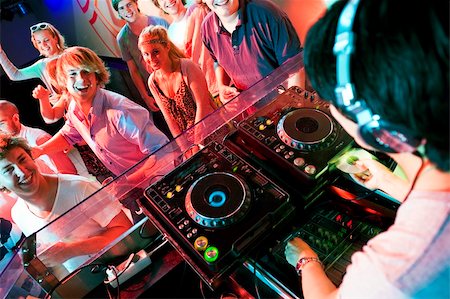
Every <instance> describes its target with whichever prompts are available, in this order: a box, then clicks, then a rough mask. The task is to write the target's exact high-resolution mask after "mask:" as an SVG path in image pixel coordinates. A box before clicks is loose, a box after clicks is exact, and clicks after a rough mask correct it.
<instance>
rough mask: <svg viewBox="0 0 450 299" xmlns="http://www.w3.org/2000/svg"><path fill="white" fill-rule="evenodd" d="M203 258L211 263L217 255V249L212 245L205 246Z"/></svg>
mask: <svg viewBox="0 0 450 299" xmlns="http://www.w3.org/2000/svg"><path fill="white" fill-rule="evenodd" d="M203 256H204V257H205V260H206V261H207V262H209V263H212V262H214V261H216V260H217V258H218V257H219V249H217V248H216V247H214V246H210V247H208V248H206V250H205V253H204V254H203Z"/></svg>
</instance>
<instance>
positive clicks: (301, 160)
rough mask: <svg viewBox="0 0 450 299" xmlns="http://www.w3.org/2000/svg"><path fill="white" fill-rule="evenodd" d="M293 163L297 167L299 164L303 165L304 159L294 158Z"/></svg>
mask: <svg viewBox="0 0 450 299" xmlns="http://www.w3.org/2000/svg"><path fill="white" fill-rule="evenodd" d="M294 165H295V166H298V167H301V166H303V165H305V159H303V158H295V159H294Z"/></svg>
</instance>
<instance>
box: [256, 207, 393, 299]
mask: <svg viewBox="0 0 450 299" xmlns="http://www.w3.org/2000/svg"><path fill="white" fill-rule="evenodd" d="M301 221H302V224H300V225H297V226H296V228H295V229H293V231H292V232H290V233H289V234H287V235H285V236H284V237H281V238H280V239H279V240H280V241H279V243H278V244H277V245H276V246H274V247H273V248H272V250H271V251H270V254H267V255H265V256H264V257H262V258H258V259H257V260H256V261H257V266H258V267H259V271H260V276H261V277H260V278H262V280H263V281H264V278H266V279H267V278H268V277H270V280H271V281H272V282H275V283H276V284H277V287H276V288H274V287H272V289H277V288H278V289H282V290H283V291H284V292H286V293H288V294H291V296H292V297H293V298H295V297H298V298H303V296H302V291H301V284H300V281H299V278H298V277H297V273H296V272H295V269H294V267H292V266H291V265H289V264H288V263H287V261H286V258H285V254H284V251H285V247H286V243H287V242H288V241H289V240H290V239H292V238H293V237H300V238H301V239H302V240H304V241H305V242H307V243H308V245H310V246H311V248H312V249H313V250H314V251H315V252H316V253H317V254H318V256H319V258H320V260H321V261H322V262H323V264H324V267H325V272H326V274H327V276H328V277H329V278H330V279H331V281H332V282H333V283H334V284H335V285H336V286H339V285H340V284H341V282H342V278H343V276H344V274H345V272H346V268H347V266H348V265H349V264H350V260H351V256H352V255H353V254H354V253H355V252H357V251H359V250H361V249H362V248H363V246H364V245H365V244H366V243H367V241H368V240H369V239H371V238H373V237H374V236H376V235H377V234H379V233H381V232H382V231H384V230H386V229H387V227H388V226H389V225H391V224H392V221H393V218H391V217H388V216H384V215H381V214H377V213H371V212H368V211H365V210H364V209H363V207H361V206H357V205H353V204H352V203H340V202H339V201H335V200H330V201H324V202H322V203H321V204H318V205H317V206H316V207H314V208H311V209H310V210H309V211H307V212H305V213H304V216H303V219H301Z"/></svg>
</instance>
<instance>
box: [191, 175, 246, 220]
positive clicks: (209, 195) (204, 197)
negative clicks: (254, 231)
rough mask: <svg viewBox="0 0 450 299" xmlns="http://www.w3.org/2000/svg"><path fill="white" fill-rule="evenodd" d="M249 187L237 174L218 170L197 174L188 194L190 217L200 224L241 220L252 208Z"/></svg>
mask: <svg viewBox="0 0 450 299" xmlns="http://www.w3.org/2000/svg"><path fill="white" fill-rule="evenodd" d="M250 202H251V194H250V189H249V187H248V186H247V184H246V183H245V181H244V180H242V179H241V178H240V177H239V176H238V175H236V174H231V173H228V172H216V173H210V174H207V175H204V176H202V177H200V178H198V179H197V180H196V181H195V182H194V183H193V184H192V185H191V186H190V187H189V190H188V192H187V194H186V200H185V207H186V212H187V213H188V215H189V217H191V218H192V220H194V221H195V222H197V223H198V224H200V225H202V226H205V227H211V228H219V227H225V226H229V225H231V224H233V223H236V222H238V221H239V220H241V219H242V217H244V216H245V215H246V213H247V212H248V210H249V208H250Z"/></svg>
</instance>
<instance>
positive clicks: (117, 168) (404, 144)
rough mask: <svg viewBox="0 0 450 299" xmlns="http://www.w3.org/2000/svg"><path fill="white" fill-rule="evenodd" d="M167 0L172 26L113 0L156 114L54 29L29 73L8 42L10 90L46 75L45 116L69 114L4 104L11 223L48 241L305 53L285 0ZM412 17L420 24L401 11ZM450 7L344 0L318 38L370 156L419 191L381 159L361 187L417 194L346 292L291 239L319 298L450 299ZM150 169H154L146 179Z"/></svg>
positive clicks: (103, 219) (88, 247) (366, 253)
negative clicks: (27, 115)
mask: <svg viewBox="0 0 450 299" xmlns="http://www.w3.org/2000/svg"><path fill="white" fill-rule="evenodd" d="M359 2H360V3H359ZM153 3H154V4H155V5H156V7H158V8H159V9H161V10H162V11H163V12H164V13H166V14H168V15H170V16H171V17H172V22H170V23H169V22H167V21H166V20H165V19H162V18H160V17H156V16H147V15H145V14H143V13H142V12H141V11H140V10H139V6H138V1H137V0H112V1H111V5H112V7H113V8H114V9H115V10H116V11H117V13H118V16H119V18H121V19H123V20H124V21H125V25H124V26H123V28H122V29H121V30H120V32H119V33H118V35H117V44H118V46H119V49H120V52H121V58H122V60H123V61H124V62H125V63H126V65H127V67H128V71H129V74H130V77H131V79H132V82H133V83H134V86H135V87H136V89H137V91H138V93H139V95H140V97H141V99H140V100H142V101H143V102H144V103H145V104H146V106H147V107H143V106H141V105H139V104H137V103H136V101H133V99H129V98H127V97H125V96H123V95H121V94H118V93H116V92H113V91H110V90H107V89H106V85H107V83H108V82H109V80H110V76H111V74H110V72H109V70H108V68H107V67H106V66H105V63H104V62H103V61H102V59H101V58H100V57H99V56H98V55H97V53H95V52H94V51H93V50H91V49H89V48H86V47H83V46H81V45H74V46H70V47H67V46H66V44H65V39H64V37H63V35H62V34H61V33H60V32H59V31H58V30H57V29H56V28H55V27H54V26H53V25H52V24H50V23H47V22H42V23H38V24H36V25H33V26H31V27H30V34H31V40H32V43H33V45H34V47H35V48H36V49H37V50H38V51H39V53H40V55H41V56H42V58H40V59H39V60H38V61H37V62H36V63H34V64H33V65H31V66H29V67H26V68H22V69H19V68H17V67H16V66H14V64H13V63H12V62H11V61H10V60H9V58H8V56H7V55H6V53H5V52H4V51H3V49H2V47H1V45H0V65H1V66H2V68H3V70H4V72H5V73H6V75H7V76H8V78H9V79H10V80H14V81H18V80H26V79H31V78H39V79H41V80H42V82H43V85H38V86H37V87H36V88H35V89H34V90H33V92H32V96H33V97H34V98H36V99H37V100H38V101H39V108H40V114H41V116H42V118H43V120H44V121H45V122H46V123H53V122H55V121H57V120H59V119H61V118H63V119H64V125H63V126H62V128H60V130H59V131H58V132H57V133H56V134H55V135H54V136H50V135H49V134H48V133H46V132H45V130H42V129H45V128H31V127H28V126H25V125H23V124H22V123H21V119H20V117H19V114H20V113H19V111H18V109H17V107H16V105H14V103H12V102H11V101H8V100H0V178H1V181H0V189H1V191H2V192H0V199H1V200H0V203H2V202H7V203H8V205H6V204H5V205H3V206H7V207H8V208H7V209H9V210H8V211H6V210H5V211H4V210H3V208H2V210H1V212H2V216H1V220H2V223H3V222H5V223H6V222H8V223H9V224H11V225H12V226H14V229H12V228H11V227H9V226H8V225H6V226H5V227H6V228H7V229H8V231H9V232H11V233H12V232H15V233H16V232H17V228H18V229H20V231H21V232H22V233H23V234H24V235H25V236H29V235H31V234H33V233H34V232H36V231H37V230H39V229H40V228H41V227H43V226H45V225H46V224H47V223H50V222H51V221H53V220H54V219H56V218H58V216H60V215H62V214H64V213H65V212H67V211H68V210H70V209H71V208H72V207H73V206H75V205H77V204H79V203H80V202H81V201H82V200H83V199H84V198H86V197H87V196H89V195H90V194H92V193H94V192H95V191H96V190H98V189H99V188H101V183H103V182H105V183H106V182H108V181H109V179H110V178H114V177H117V176H120V175H121V174H122V173H124V172H125V171H127V170H128V169H130V168H131V167H133V166H135V165H136V164H138V163H139V162H140V161H142V160H143V159H145V158H146V157H148V156H149V155H151V154H152V153H154V152H155V151H157V150H158V149H160V148H162V147H163V146H164V145H166V144H167V143H168V142H169V141H170V140H172V139H176V138H177V137H178V136H180V135H181V134H183V133H184V132H186V131H189V129H190V128H191V127H193V126H195V124H196V123H198V122H199V121H201V120H202V119H203V118H204V117H206V116H207V115H208V114H210V113H211V112H213V111H214V110H215V109H217V108H218V106H220V105H224V104H227V103H228V102H229V101H230V100H232V99H234V98H235V97H236V96H238V95H239V93H240V92H241V91H243V90H246V89H249V88H250V87H251V86H252V85H254V84H255V83H257V82H258V81H260V80H261V79H263V78H264V77H266V76H267V75H269V74H270V73H271V72H272V71H273V70H275V69H277V68H278V67H280V66H281V65H282V64H283V63H285V62H286V61H287V60H289V59H290V58H293V57H295V56H296V55H297V54H299V53H300V52H301V51H303V48H302V45H301V42H300V39H299V37H298V35H297V32H296V30H295V28H294V26H293V25H292V23H291V21H290V20H289V18H288V17H287V15H286V13H285V12H283V11H282V10H281V9H280V8H279V7H278V6H277V5H276V4H275V3H274V2H272V1H271V0H228V1H217V0H203V1H195V2H194V3H193V4H191V5H189V6H187V5H186V3H185V2H184V0H153ZM404 7H409V8H410V9H411V14H400V15H399V14H398V11H399V10H401V9H403V8H404ZM447 12H448V3H447V4H445V3H444V1H443V2H442V3H438V2H437V1H436V2H433V1H432V2H426V3H424V2H423V1H416V0H413V1H411V0H408V1H406V0H399V1H392V0H391V1H389V0H379V1H375V0H340V1H337V3H335V4H334V5H332V6H331V7H329V9H328V10H327V11H326V12H325V13H324V15H323V17H322V18H321V19H320V20H319V21H318V22H316V23H315V24H314V25H313V27H312V28H311V30H310V31H309V32H308V35H307V39H306V42H305V48H304V61H305V69H306V73H307V76H308V79H309V81H310V83H311V85H312V87H313V88H314V89H315V90H317V92H318V93H319V94H320V95H321V97H322V98H323V99H326V100H329V101H330V102H331V104H332V105H331V111H332V114H333V116H334V117H335V119H336V120H337V121H338V122H339V123H340V124H341V125H342V126H343V127H344V129H345V130H346V131H347V132H348V133H349V134H351V135H352V136H354V138H355V140H356V141H357V142H358V143H359V144H360V145H361V146H362V147H365V148H368V149H376V150H381V151H385V152H388V153H393V154H392V155H393V157H394V159H395V157H398V158H399V164H401V165H400V166H402V168H403V169H404V170H407V174H408V178H409V180H410V184H404V183H403V182H398V183H396V182H395V181H389V179H388V178H389V177H390V173H389V172H388V171H389V170H388V169H383V168H382V167H381V166H379V165H376V163H375V162H373V161H371V162H367V165H366V167H367V168H368V169H369V170H370V169H372V176H371V177H370V178H368V179H367V181H363V182H361V183H362V184H366V185H368V186H369V185H370V186H371V188H378V189H381V190H387V191H388V192H389V191H392V190H400V189H401V190H402V192H397V193H401V194H402V197H403V198H401V199H400V200H401V201H402V202H404V203H403V204H402V206H401V207H400V209H399V211H398V213H397V219H396V222H395V223H394V225H393V226H392V227H391V228H390V229H389V230H388V231H387V232H385V233H382V234H380V235H379V236H377V237H375V238H373V239H372V240H370V241H369V243H368V244H367V245H366V246H365V247H364V249H363V251H362V252H358V253H356V254H355V255H354V256H353V258H352V264H351V265H350V266H349V267H348V269H347V274H346V276H345V277H344V280H343V283H342V285H341V286H339V287H336V286H334V285H333V284H332V283H331V281H330V280H329V279H328V278H327V276H326V274H325V272H324V270H323V267H322V263H321V261H320V260H319V259H318V257H317V254H316V253H315V252H314V251H313V250H312V249H311V247H309V245H308V244H307V243H306V242H304V241H303V240H301V239H299V238H295V239H293V240H291V241H290V242H289V243H288V244H287V246H286V252H285V253H286V259H287V261H288V262H289V263H290V264H292V265H293V266H294V267H295V268H296V270H297V271H298V273H299V274H300V275H301V284H302V290H303V294H304V296H305V298H307V299H308V298H368V297H370V298H410V297H411V298H413V297H414V298H416V297H420V298H441V297H442V294H444V295H445V294H447V295H448V284H449V280H448V278H449V277H450V276H449V275H450V274H449V265H450V256H449V253H448V252H449V251H448V250H447V248H448V247H449V246H450V232H449V229H450V228H449V216H448V215H449V209H450V196H449V194H450V183H449V182H450V174H449V166H450V165H449V159H448V158H449V117H448V113H449V98H448V97H449V90H448V85H449V78H448V75H449V72H448V70H449V43H448V42H449V40H448V31H449V30H448V24H447V23H448V15H446V14H445V13H447ZM445 16H446V17H447V18H445ZM418 19H420V20H421V22H417V20H418ZM446 20H447V21H446ZM349 24H350V25H349ZM340 34H341V35H340ZM348 36H350V37H348ZM353 36H356V38H354V39H353ZM335 40H336V42H335ZM343 44H344V46H342V45H343ZM342 47H344V50H342V49H341V48H342ZM350 61H351V62H350ZM302 78H303V76H302V73H301V70H299V71H298V73H295V74H293V76H292V77H291V78H290V79H289V83H290V84H292V85H298V86H301V87H303V86H304V83H303V82H302ZM380 86H382V87H383V88H380ZM367 115H369V117H367ZM193 132H194V133H193V134H194V135H195V130H194V131H193ZM410 132H413V133H410ZM194 140H195V137H194ZM194 143H196V144H197V143H198V144H200V143H201V140H195V142H194ZM396 155H397V156H396ZM369 163H371V164H369ZM374 163H375V164H374ZM403 164H404V165H403ZM411 165H414V166H411ZM146 167H147V168H146ZM149 169H150V171H151V165H146V164H144V166H143V167H142V169H138V170H137V173H139V171H144V172H148V171H149ZM409 170H410V171H409ZM129 180H130V181H131V180H133V176H130V177H129ZM405 190H406V191H405ZM3 193H4V195H3ZM390 193H395V192H390ZM11 206H12V208H11ZM3 215H9V216H3ZM430 215H431V216H432V217H430ZM430 218H432V219H433V221H430ZM130 220H133V219H130V217H127V215H126V214H125V213H124V212H123V210H122V207H121V206H120V203H119V202H118V201H117V204H116V203H111V204H109V205H108V209H105V210H104V211H103V212H102V213H100V214H98V215H94V216H92V217H90V218H89V219H86V221H85V224H84V225H83V227H85V228H83V229H81V231H82V234H80V236H82V237H83V238H77V239H76V240H75V239H73V240H72V241H71V243H70V244H69V243H64V242H60V243H58V244H57V245H58V246H57V248H56V249H55V250H57V252H59V254H52V253H51V252H50V253H47V254H44V255H43V256H42V258H43V259H44V260H45V262H46V263H48V264H49V265H56V264H58V263H63V262H66V261H69V260H70V259H72V258H74V257H77V256H83V255H86V254H90V253H93V252H96V251H98V250H100V249H101V248H103V247H104V246H106V245H107V244H108V243H109V242H111V241H112V240H114V239H115V238H117V236H119V235H120V234H121V233H123V232H124V231H125V230H126V229H128V228H129V227H130V226H131V225H132V221H130ZM2 227H3V224H2ZM16 234H17V233H16ZM2 236H3V233H2ZM6 239H10V238H6ZM17 239H18V238H17V237H15V238H14V240H17ZM92 240H95V242H90V241H92ZM88 242H89V244H88ZM55 246H56V245H55ZM10 247H11V246H10ZM445 292H447V293H445ZM432 296H435V297H432ZM442 298H444V297H442Z"/></svg>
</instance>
